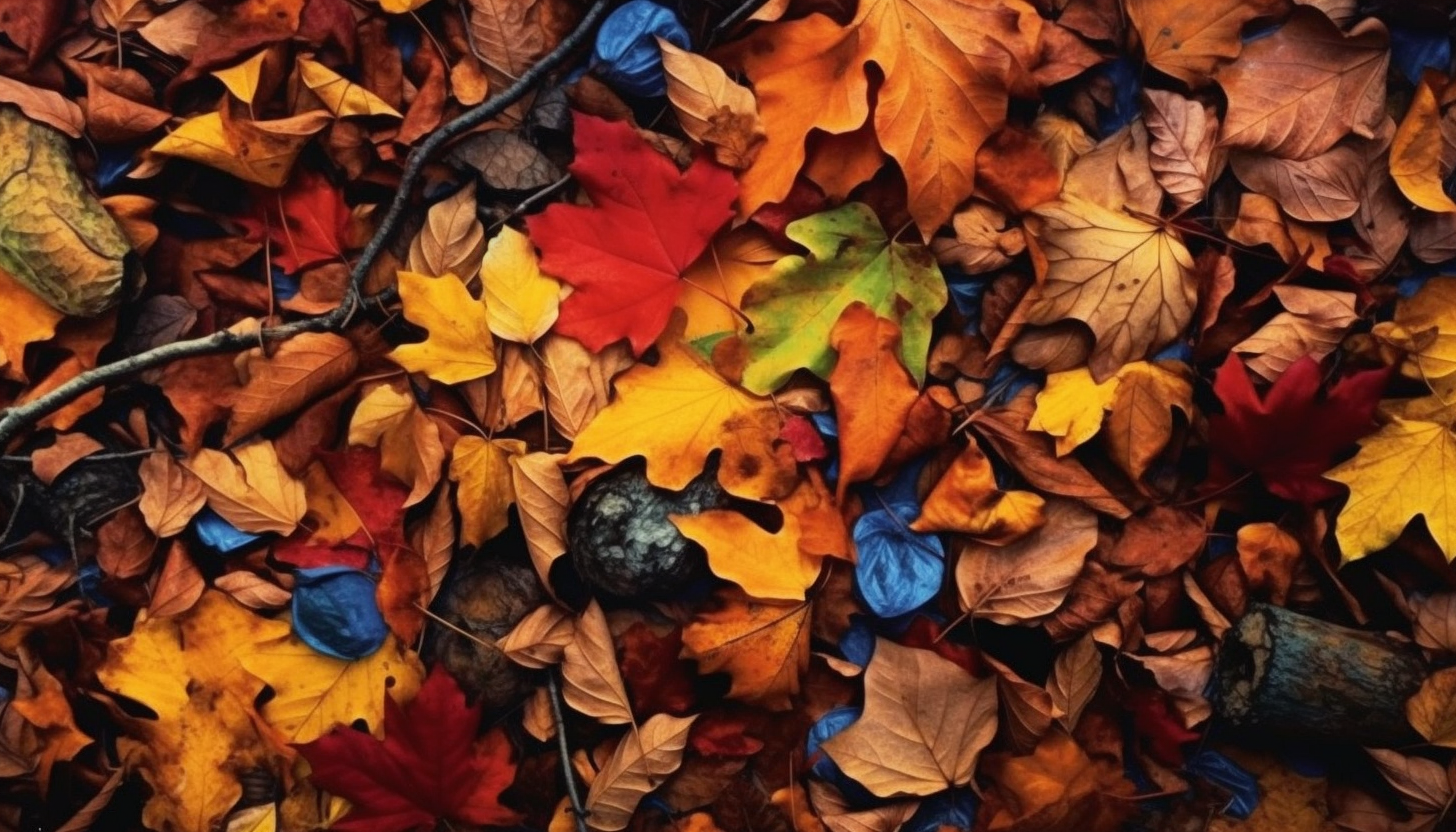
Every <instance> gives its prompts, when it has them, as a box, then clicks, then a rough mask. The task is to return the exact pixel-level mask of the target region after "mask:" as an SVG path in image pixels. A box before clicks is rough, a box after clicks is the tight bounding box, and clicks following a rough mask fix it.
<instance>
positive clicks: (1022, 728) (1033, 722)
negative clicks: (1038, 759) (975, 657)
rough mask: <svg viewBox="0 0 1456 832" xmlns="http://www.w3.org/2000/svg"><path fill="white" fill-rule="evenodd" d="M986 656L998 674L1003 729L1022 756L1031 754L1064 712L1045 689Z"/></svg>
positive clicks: (997, 681)
mask: <svg viewBox="0 0 1456 832" xmlns="http://www.w3.org/2000/svg"><path fill="white" fill-rule="evenodd" d="M982 657H983V658H984V659H985V660H986V662H987V664H990V665H991V669H992V670H994V671H996V690H997V692H998V696H999V698H1000V700H1001V726H1002V727H1003V728H1004V729H1005V731H1006V738H1007V739H1008V740H1009V741H1010V744H1011V747H1012V748H1013V749H1015V750H1016V751H1017V752H1018V753H1022V754H1025V753H1027V752H1030V751H1031V750H1032V749H1034V748H1036V744H1037V740H1039V739H1041V738H1042V736H1043V735H1045V734H1046V732H1047V731H1049V730H1051V727H1052V720H1053V719H1055V718H1056V717H1059V716H1061V715H1062V713H1061V711H1059V710H1058V709H1057V707H1056V703H1055V702H1054V701H1053V700H1052V696H1051V694H1050V693H1048V692H1047V691H1046V689H1045V688H1042V687H1038V686H1037V685H1033V684H1032V683H1030V682H1028V681H1026V680H1025V679H1023V678H1021V677H1020V676H1018V675H1016V671H1014V670H1012V669H1011V668H1010V667H1008V666H1007V665H1005V664H1003V663H1002V662H999V661H997V660H996V659H995V658H993V657H992V656H990V655H989V654H985V653H983V654H982Z"/></svg>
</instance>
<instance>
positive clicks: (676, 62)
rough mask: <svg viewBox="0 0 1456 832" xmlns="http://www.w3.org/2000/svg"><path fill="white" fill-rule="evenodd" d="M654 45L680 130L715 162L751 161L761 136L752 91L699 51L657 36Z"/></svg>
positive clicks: (744, 164)
mask: <svg viewBox="0 0 1456 832" xmlns="http://www.w3.org/2000/svg"><path fill="white" fill-rule="evenodd" d="M657 45H658V47H659V48H661V50H662V70H663V73H664V74H665V75H666V76H667V100H668V101H670V102H671V103H672V108H673V109H674V110H675V111H677V119H678V124H680V125H682V128H683V132H684V133H687V134H688V138H690V139H692V140H693V141H695V142H699V143H701V144H705V145H707V146H708V147H710V148H712V150H713V158H714V159H716V160H717V161H718V164H720V165H725V166H727V167H730V168H734V169H736V170H742V169H743V168H746V167H748V166H749V165H750V164H752V163H753V159H754V157H755V156H757V155H758V147H759V145H760V144H762V142H763V139H764V132H763V123H762V122H761V121H760V120H759V118H758V102H756V101H754V99H753V93H752V92H749V90H748V88H747V87H745V86H743V85H742V84H737V83H734V81H733V79H731V78H729V77H728V73H726V72H724V71H723V68H722V67H721V66H718V65H717V64H715V63H713V62H712V61H710V60H708V59H707V58H705V57H703V56H702V55H698V54H696V53H693V52H688V51H687V50H685V49H679V48H678V47H676V46H674V45H673V44H671V43H669V42H668V41H665V40H663V39H662V38H657Z"/></svg>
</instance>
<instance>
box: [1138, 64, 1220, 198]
mask: <svg viewBox="0 0 1456 832" xmlns="http://www.w3.org/2000/svg"><path fill="white" fill-rule="evenodd" d="M1143 102H1144V106H1143V121H1144V123H1146V124H1147V126H1148V135H1149V136H1150V137H1151V139H1152V142H1151V144H1150V146H1149V147H1148V152H1149V159H1148V163H1149V165H1150V166H1151V167H1152V169H1153V178H1155V179H1157V180H1158V184H1159V185H1160V186H1162V188H1163V190H1164V191H1167V192H1168V196H1170V197H1172V198H1173V203H1174V204H1175V205H1177V206H1178V207H1179V208H1187V207H1188V206H1190V205H1196V204H1197V203H1200V202H1202V201H1203V200H1204V197H1206V196H1208V185H1209V183H1210V182H1212V181H1213V179H1214V178H1215V177H1216V176H1217V169H1218V167H1219V165H1218V164H1217V163H1216V160H1215V159H1214V144H1215V142H1216V141H1217V139H1218V117H1217V116H1216V115H1214V111H1213V108H1212V107H1209V106H1207V105H1205V104H1204V103H1203V102H1201V101H1195V100H1193V99H1191V98H1184V97H1183V96H1181V95H1178V94H1177V93H1174V92H1168V91H1166V90H1152V89H1150V90H1144V91H1143Z"/></svg>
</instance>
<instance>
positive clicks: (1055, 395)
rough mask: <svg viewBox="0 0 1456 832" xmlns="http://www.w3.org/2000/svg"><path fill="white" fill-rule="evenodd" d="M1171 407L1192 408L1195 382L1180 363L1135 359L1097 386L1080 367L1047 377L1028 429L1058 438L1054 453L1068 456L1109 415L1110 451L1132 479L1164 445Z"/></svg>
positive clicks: (1169, 431)
mask: <svg viewBox="0 0 1456 832" xmlns="http://www.w3.org/2000/svg"><path fill="white" fill-rule="evenodd" d="M1174 408H1176V409H1178V410H1181V411H1183V413H1184V414H1185V415H1190V416H1191V415H1192V412H1193V385H1192V383H1191V382H1190V381H1189V379H1188V377H1187V372H1186V370H1185V369H1184V365H1182V364H1179V363H1176V362H1148V361H1136V362H1133V363H1131V364H1127V365H1124V366H1123V367H1122V368H1121V369H1119V370H1118V371H1117V374H1116V375H1114V376H1113V377H1112V378H1110V379H1107V380H1106V381H1104V382H1102V383H1101V384H1098V383H1097V382H1096V381H1095V380H1093V378H1092V373H1091V371H1089V370H1088V369H1087V368H1085V367H1079V368H1077V369H1075V370H1067V371H1065V372H1060V373H1049V374H1048V375H1047V381H1046V386H1045V387H1044V388H1042V391H1041V392H1040V393H1038V394H1037V397H1036V413H1035V415H1033V416H1032V418H1031V422H1030V423H1029V424H1028V425H1027V427H1028V429H1030V430H1039V431H1042V432H1043V433H1046V434H1050V435H1051V436H1054V437H1056V440H1057V455H1058V456H1066V455H1067V454H1069V453H1071V452H1072V451H1073V450H1074V449H1076V448H1077V447H1078V446H1080V445H1081V444H1082V443H1084V442H1086V441H1087V440H1089V439H1091V438H1092V437H1093V436H1095V435H1097V433H1098V431H1100V430H1102V420H1103V416H1104V413H1110V414H1111V415H1110V417H1109V418H1108V420H1107V430H1106V438H1107V445H1108V450H1109V451H1110V452H1111V454H1112V458H1113V461H1115V462H1116V463H1117V464H1118V465H1119V467H1121V468H1122V469H1123V470H1124V471H1126V472H1127V475H1128V476H1130V477H1132V478H1133V479H1134V480H1136V479H1138V478H1140V477H1141V476H1142V475H1143V473H1144V472H1145V471H1147V467H1148V465H1149V464H1151V463H1152V461H1153V459H1155V458H1156V457H1157V455H1158V454H1159V453H1160V452H1161V451H1162V450H1163V447H1164V446H1165V445H1167V443H1168V439H1169V438H1170V437H1171V435H1172V432H1173V414H1172V411H1173V409H1174Z"/></svg>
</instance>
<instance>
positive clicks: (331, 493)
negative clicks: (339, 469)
mask: <svg viewBox="0 0 1456 832" xmlns="http://www.w3.org/2000/svg"><path fill="white" fill-rule="evenodd" d="M303 490H304V495H305V497H306V498H307V499H308V515H307V516H308V519H309V522H308V524H307V526H308V527H310V528H312V529H313V533H312V534H310V535H309V537H308V541H309V543H311V544H314V545H318V546H333V545H335V544H338V543H342V542H344V541H345V540H348V539H349V537H351V536H352V535H353V534H354V533H355V532H357V531H359V529H360V527H362V526H363V525H364V521H363V519H362V518H360V517H359V512H357V511H355V510H354V506H353V505H352V504H351V503H350V502H349V499H348V498H347V497H345V496H344V492H342V491H340V490H339V487H338V486H337V485H335V484H334V481H333V479H331V478H330V477H329V471H328V469H327V468H325V467H324V464H323V463H322V462H319V461H318V460H314V461H313V462H312V463H310V464H309V466H308V467H307V468H306V469H304V471H303Z"/></svg>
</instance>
